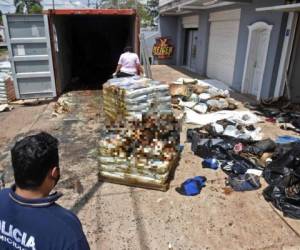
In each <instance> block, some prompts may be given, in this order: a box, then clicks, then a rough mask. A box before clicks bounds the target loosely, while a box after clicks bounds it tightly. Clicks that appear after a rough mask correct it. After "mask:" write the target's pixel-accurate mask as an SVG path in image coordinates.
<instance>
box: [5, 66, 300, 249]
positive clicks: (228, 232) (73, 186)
mask: <svg viewBox="0 0 300 250" xmlns="http://www.w3.org/2000/svg"><path fill="white" fill-rule="evenodd" d="M152 70H153V77H154V79H157V80H163V81H167V82H170V81H174V80H176V79H177V78H179V77H189V76H191V77H199V76H196V75H195V74H192V75H190V74H189V72H182V71H181V70H179V69H177V68H171V67H167V66H163V65H159V66H153V67H152ZM61 98H63V100H64V101H65V103H67V106H68V107H69V109H68V110H65V111H62V112H61V113H62V114H56V113H53V111H54V110H55V107H56V106H55V105H56V102H54V101H50V102H42V103H41V102H40V103H39V102H33V103H30V104H28V105H14V107H15V108H14V109H13V110H12V111H10V112H5V113H0V128H1V134H0V169H1V168H2V169H5V180H6V185H7V186H9V185H10V184H12V183H13V175H12V170H11V165H10V154H9V150H10V148H11V147H12V145H13V144H14V143H15V141H16V140H17V139H18V138H21V137H22V136H25V135H27V134H30V133H34V132H37V131H41V130H43V131H46V132H49V133H51V134H52V135H54V136H56V137H57V138H58V139H59V141H60V159H61V163H60V165H61V169H62V173H61V180H60V182H59V183H58V185H57V189H58V190H59V191H61V192H63V193H64V196H63V197H62V198H61V199H60V201H59V203H60V204H61V205H62V206H64V207H66V208H68V209H71V210H72V211H73V212H74V213H75V214H76V215H77V216H78V217H79V219H80V220H81V222H82V225H83V228H84V232H85V233H86V235H87V238H88V241H89V243H90V246H91V249H92V250H100V249H113V250H114V249H130V250H132V249H160V250H161V249H300V234H299V233H300V226H299V223H298V221H295V220H290V219H286V218H284V217H283V216H282V214H281V213H280V212H278V211H277V210H275V209H274V208H273V207H272V206H271V205H270V204H269V203H267V202H266V201H265V199H264V198H263V196H262V190H263V187H264V186H265V185H266V184H265V183H263V187H262V188H261V189H260V190H257V191H251V192H232V191H231V190H229V189H227V188H226V186H225V177H226V176H225V174H224V173H223V172H222V171H213V170H208V169H203V168H202V166H201V159H200V158H199V157H197V156H195V155H193V153H192V151H191V149H190V144H189V143H186V130H187V128H188V127H191V126H187V125H184V127H183V129H182V133H181V143H182V144H183V145H184V149H183V152H182V155H181V159H180V162H179V165H178V168H177V169H176V172H175V178H174V180H173V181H172V182H171V185H170V189H169V191H167V192H160V191H152V190H146V189H139V188H132V187H127V186H121V185H115V184H110V183H102V182H99V181H98V178H97V173H98V162H97V152H96V150H97V145H98V141H99V137H100V132H101V128H103V124H104V119H103V115H102V114H103V113H102V104H101V102H102V96H101V90H93V91H72V92H69V93H66V94H64V95H63V97H61ZM61 98H60V99H61ZM243 101H245V100H243ZM240 107H241V108H243V105H242V103H240ZM56 108H57V107H56ZM259 126H261V127H262V129H263V133H264V135H265V137H270V138H273V139H275V137H276V136H278V135H283V134H287V132H286V131H283V130H281V129H279V128H277V127H276V126H275V125H274V124H271V123H261V124H259ZM288 134H290V135H295V134H294V133H292V132H288ZM197 175H203V176H206V177H207V179H208V181H207V186H206V187H205V188H204V189H203V190H202V192H201V194H200V195H198V196H195V197H185V196H181V195H180V194H178V193H177V192H176V191H175V188H176V187H178V186H179V185H180V184H181V183H182V182H183V181H185V180H186V179H187V178H191V177H194V176H197Z"/></svg>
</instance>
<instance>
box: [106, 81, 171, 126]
mask: <svg viewBox="0 0 300 250" xmlns="http://www.w3.org/2000/svg"><path fill="white" fill-rule="evenodd" d="M103 99H104V113H105V115H106V117H107V118H108V119H109V120H111V121H116V120H120V121H123V120H124V119H126V120H132V119H136V118H138V119H141V117H142V115H143V114H146V113H148V112H154V113H159V114H170V113H172V110H171V96H170V92H169V86H168V85H166V84H161V83H160V82H158V81H152V80H150V79H145V78H143V79H134V78H119V79H111V80H109V81H108V82H107V83H105V84H104V86H103Z"/></svg>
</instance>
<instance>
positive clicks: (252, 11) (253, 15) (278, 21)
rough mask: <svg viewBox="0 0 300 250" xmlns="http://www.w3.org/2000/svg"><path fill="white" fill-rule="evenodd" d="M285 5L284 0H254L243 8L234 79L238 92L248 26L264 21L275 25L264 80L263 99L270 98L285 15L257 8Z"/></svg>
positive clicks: (234, 85)
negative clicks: (259, 10) (260, 10)
mask: <svg viewBox="0 0 300 250" xmlns="http://www.w3.org/2000/svg"><path fill="white" fill-rule="evenodd" d="M280 4H284V1H283V0H264V1H261V0H254V3H253V4H251V5H244V6H243V7H242V8H241V23H240V30H239V39H238V47H237V55H236V62H235V71H234V78H233V85H232V87H233V88H234V89H236V90H238V91H240V90H241V86H242V80H243V74H244V65H245V60H246V51H247V44H248V35H249V30H248V26H249V25H251V24H253V23H255V22H258V21H263V22H266V23H267V24H269V25H270V24H271V25H273V29H272V33H271V39H270V44H269V51H268V55H267V63H266V68H265V73H264V78H263V86H262V92H261V97H262V98H266V97H269V94H270V86H271V83H272V77H273V74H276V75H277V72H274V68H275V67H276V66H278V64H279V60H278V58H277V61H276V60H275V59H276V54H277V50H278V49H280V47H281V46H282V44H280V40H281V39H280V34H281V27H282V20H283V13H281V12H257V11H256V8H259V7H264V6H272V5H280Z"/></svg>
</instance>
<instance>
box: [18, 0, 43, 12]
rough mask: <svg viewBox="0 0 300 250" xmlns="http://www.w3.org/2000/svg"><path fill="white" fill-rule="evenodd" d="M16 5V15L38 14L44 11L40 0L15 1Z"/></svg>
mask: <svg viewBox="0 0 300 250" xmlns="http://www.w3.org/2000/svg"><path fill="white" fill-rule="evenodd" d="M14 4H15V7H16V13H26V14H37V13H42V11H43V6H42V4H41V2H40V0H14Z"/></svg>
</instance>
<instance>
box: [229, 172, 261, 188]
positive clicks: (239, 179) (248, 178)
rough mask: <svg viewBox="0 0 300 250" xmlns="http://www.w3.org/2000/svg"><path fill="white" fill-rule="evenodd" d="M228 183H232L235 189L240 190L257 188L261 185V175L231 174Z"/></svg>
mask: <svg viewBox="0 0 300 250" xmlns="http://www.w3.org/2000/svg"><path fill="white" fill-rule="evenodd" d="M227 184H228V185H230V186H231V187H232V189H233V190H234V191H238V192H244V191H252V190H257V189H259V188H260V187H261V184H260V180H259V176H257V175H254V174H241V175H237V176H229V177H228V180H227Z"/></svg>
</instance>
